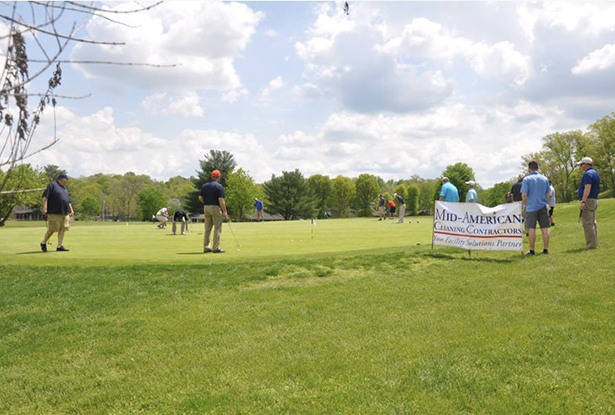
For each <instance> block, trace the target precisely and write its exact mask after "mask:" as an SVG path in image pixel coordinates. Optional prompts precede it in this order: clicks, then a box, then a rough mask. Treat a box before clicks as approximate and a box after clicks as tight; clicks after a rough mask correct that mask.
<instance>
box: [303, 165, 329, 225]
mask: <svg viewBox="0 0 615 415" xmlns="http://www.w3.org/2000/svg"><path fill="white" fill-rule="evenodd" d="M307 183H308V187H309V188H310V191H311V192H312V194H313V195H314V199H315V201H316V210H317V216H318V218H321V219H322V218H324V217H325V216H326V215H325V212H326V211H328V210H329V209H330V208H331V192H332V187H331V179H330V178H329V176H323V175H322V174H314V175H313V176H310V178H309V179H308V182H307Z"/></svg>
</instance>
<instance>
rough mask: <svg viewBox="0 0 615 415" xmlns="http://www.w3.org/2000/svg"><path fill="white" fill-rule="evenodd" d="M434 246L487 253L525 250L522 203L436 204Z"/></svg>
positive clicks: (437, 202)
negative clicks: (490, 205)
mask: <svg viewBox="0 0 615 415" xmlns="http://www.w3.org/2000/svg"><path fill="white" fill-rule="evenodd" d="M433 243H434V245H446V246H454V247H456V248H461V249H470V250H479V249H480V250H488V251H523V217H522V215H521V202H514V203H507V204H505V205H499V206H496V207H494V208H489V207H486V206H483V205H479V204H478V203H451V202H440V201H438V200H437V201H436V208H435V212H434V217H433Z"/></svg>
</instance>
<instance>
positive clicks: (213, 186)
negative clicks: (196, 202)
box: [200, 180, 224, 206]
mask: <svg viewBox="0 0 615 415" xmlns="http://www.w3.org/2000/svg"><path fill="white" fill-rule="evenodd" d="M200 194H201V196H203V204H204V205H205V206H220V202H219V201H218V198H220V197H224V187H222V185H221V184H220V183H218V182H217V181H215V180H212V181H211V182H207V183H205V184H204V185H203V187H201V193H200Z"/></svg>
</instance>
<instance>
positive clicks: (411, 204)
mask: <svg viewBox="0 0 615 415" xmlns="http://www.w3.org/2000/svg"><path fill="white" fill-rule="evenodd" d="M407 190H408V193H407V195H408V197H407V198H406V209H407V210H408V212H409V213H410V215H412V216H416V214H417V213H418V207H419V187H418V185H416V184H415V183H410V184H409V185H408V188H407Z"/></svg>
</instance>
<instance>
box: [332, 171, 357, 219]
mask: <svg viewBox="0 0 615 415" xmlns="http://www.w3.org/2000/svg"><path fill="white" fill-rule="evenodd" d="M331 185H332V211H333V214H334V215H335V216H336V217H338V218H345V217H348V215H349V214H350V207H351V206H352V201H353V200H354V198H355V193H356V187H355V185H354V182H353V181H352V179H350V178H348V177H344V176H337V177H336V178H335V179H333V181H332V182H331Z"/></svg>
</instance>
